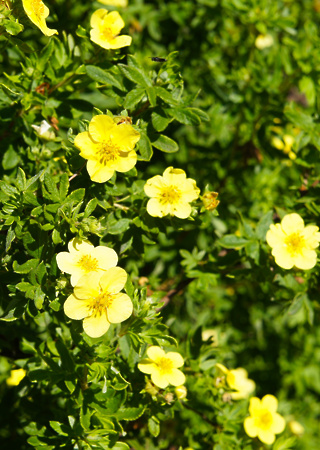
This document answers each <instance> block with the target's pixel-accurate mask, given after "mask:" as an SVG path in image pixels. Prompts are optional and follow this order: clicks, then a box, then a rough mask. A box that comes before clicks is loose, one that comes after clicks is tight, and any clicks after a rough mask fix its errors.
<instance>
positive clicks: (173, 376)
mask: <svg viewBox="0 0 320 450" xmlns="http://www.w3.org/2000/svg"><path fill="white" fill-rule="evenodd" d="M167 378H168V380H169V383H170V384H172V385H173V386H180V385H181V384H184V383H185V382H186V377H185V375H184V373H183V372H181V370H179V369H172V370H171V372H170V373H169V374H168V375H167Z"/></svg>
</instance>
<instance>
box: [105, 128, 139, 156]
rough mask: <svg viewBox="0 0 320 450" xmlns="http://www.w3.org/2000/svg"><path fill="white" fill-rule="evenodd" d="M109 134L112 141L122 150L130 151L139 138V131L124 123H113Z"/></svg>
mask: <svg viewBox="0 0 320 450" xmlns="http://www.w3.org/2000/svg"><path fill="white" fill-rule="evenodd" d="M110 136H111V139H112V142H115V143H116V144H117V145H118V146H119V148H120V149H121V151H122V152H130V151H131V150H132V149H133V148H134V146H135V145H136V143H137V142H138V141H139V139H140V133H139V132H138V131H136V130H135V129H134V128H133V127H132V126H131V125H129V124H126V123H122V124H120V125H115V126H114V127H113V128H112V130H111V132H110Z"/></svg>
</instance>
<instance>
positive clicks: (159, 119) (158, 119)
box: [151, 109, 173, 132]
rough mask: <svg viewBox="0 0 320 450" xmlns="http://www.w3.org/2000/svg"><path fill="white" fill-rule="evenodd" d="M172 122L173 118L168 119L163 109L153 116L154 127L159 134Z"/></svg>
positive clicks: (155, 112)
mask: <svg viewBox="0 0 320 450" xmlns="http://www.w3.org/2000/svg"><path fill="white" fill-rule="evenodd" d="M172 120H173V119H172V118H171V117H166V115H165V112H164V111H163V110H162V109H157V111H154V112H153V113H152V114H151V122H152V126H153V128H154V129H155V130H156V131H158V132H160V131H163V130H165V129H166V128H167V126H168V125H169V123H170V122H172Z"/></svg>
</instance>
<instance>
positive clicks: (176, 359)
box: [166, 352, 184, 384]
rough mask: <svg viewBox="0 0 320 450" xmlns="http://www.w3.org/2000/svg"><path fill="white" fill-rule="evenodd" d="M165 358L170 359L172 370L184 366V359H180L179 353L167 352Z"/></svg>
mask: <svg viewBox="0 0 320 450" xmlns="http://www.w3.org/2000/svg"><path fill="white" fill-rule="evenodd" d="M166 357H167V358H169V359H170V361H171V362H172V364H173V367H174V368H178V367H181V366H183V364H184V359H183V358H182V356H181V355H180V353H177V352H168V353H167V354H166ZM181 384H183V383H181Z"/></svg>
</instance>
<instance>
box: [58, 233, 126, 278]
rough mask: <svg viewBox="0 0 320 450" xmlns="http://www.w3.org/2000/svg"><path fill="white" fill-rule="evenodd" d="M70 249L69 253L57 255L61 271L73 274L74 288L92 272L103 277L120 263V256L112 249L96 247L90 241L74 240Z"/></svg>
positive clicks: (69, 245) (69, 246)
mask: <svg viewBox="0 0 320 450" xmlns="http://www.w3.org/2000/svg"><path fill="white" fill-rule="evenodd" d="M68 249H69V252H60V253H58V254H57V264H58V267H59V269H60V270H62V271H63V272H66V273H70V274H71V284H72V286H75V285H76V284H77V282H78V281H79V279H80V278H81V277H82V276H83V275H86V274H88V273H91V272H97V273H100V275H102V274H103V273H104V272H105V271H106V270H108V269H110V268H111V267H115V266H116V265H117V263H118V255H117V254H116V252H115V251H114V250H113V249H112V248H109V247H103V246H98V247H94V246H93V245H92V244H91V242H89V241H82V240H80V239H77V238H75V239H72V241H70V242H69V244H68Z"/></svg>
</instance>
